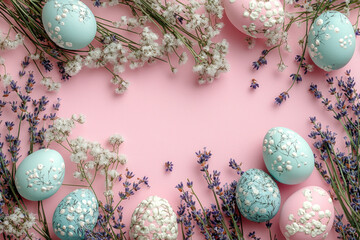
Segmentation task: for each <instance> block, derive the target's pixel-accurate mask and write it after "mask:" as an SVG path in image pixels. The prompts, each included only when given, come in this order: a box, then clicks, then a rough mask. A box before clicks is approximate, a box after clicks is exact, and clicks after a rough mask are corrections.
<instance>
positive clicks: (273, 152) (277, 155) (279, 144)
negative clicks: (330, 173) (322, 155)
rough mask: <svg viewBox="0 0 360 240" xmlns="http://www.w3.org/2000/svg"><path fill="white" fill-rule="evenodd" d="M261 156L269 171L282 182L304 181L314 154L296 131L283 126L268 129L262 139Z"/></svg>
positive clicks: (312, 166) (308, 173)
mask: <svg viewBox="0 0 360 240" xmlns="http://www.w3.org/2000/svg"><path fill="white" fill-rule="evenodd" d="M263 158H264V162H265V165H266V168H267V169H268V171H269V173H270V174H271V175H272V176H273V177H274V178H275V179H276V180H277V181H279V182H281V183H284V184H298V183H301V182H303V181H305V180H306V179H307V178H308V177H309V176H310V175H311V173H312V171H313V169H314V163H315V160H314V154H313V152H312V150H311V148H310V146H309V144H308V143H307V142H306V141H305V139H303V138H302V137H301V136H300V135H299V134H297V133H296V132H294V131H292V130H290V129H288V128H283V127H275V128H272V129H270V130H269V131H268V132H267V133H266V135H265V137H264V140H263Z"/></svg>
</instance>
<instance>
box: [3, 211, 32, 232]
mask: <svg viewBox="0 0 360 240" xmlns="http://www.w3.org/2000/svg"><path fill="white" fill-rule="evenodd" d="M35 223H36V218H35V215H34V214H32V213H27V214H26V215H25V214H24V213H23V211H22V210H21V209H20V208H18V207H16V208H15V210H14V212H13V213H12V214H10V215H6V216H5V217H4V219H3V220H2V222H1V223H0V234H2V233H5V234H7V235H10V236H15V237H16V238H20V237H22V236H23V235H25V234H26V232H27V231H28V230H29V229H31V228H32V227H33V225H34V224H35Z"/></svg>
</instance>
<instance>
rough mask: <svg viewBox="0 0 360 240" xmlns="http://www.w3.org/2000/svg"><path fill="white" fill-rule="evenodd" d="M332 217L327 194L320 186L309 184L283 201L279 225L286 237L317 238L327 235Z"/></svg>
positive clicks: (297, 238) (304, 239) (332, 209)
mask: <svg viewBox="0 0 360 240" xmlns="http://www.w3.org/2000/svg"><path fill="white" fill-rule="evenodd" d="M334 217H335V212H334V205H333V202H332V199H331V197H330V196H329V194H328V193H327V192H326V191H325V190H324V189H322V188H320V187H316V186H309V187H305V188H302V189H300V190H298V191H297V192H295V193H293V194H292V195H291V196H290V197H289V198H288V199H287V200H286V201H285V203H284V205H283V207H282V209H281V213H280V221H279V226H280V230H281V232H282V234H283V235H284V236H285V238H286V239H291V240H310V239H311V240H318V239H324V238H326V237H327V235H328V233H329V231H330V230H331V227H332V225H333V222H334Z"/></svg>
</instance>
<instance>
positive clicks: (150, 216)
mask: <svg viewBox="0 0 360 240" xmlns="http://www.w3.org/2000/svg"><path fill="white" fill-rule="evenodd" d="M129 234H130V239H137V240H147V239H164V240H165V239H166V240H175V239H176V238H177V235H178V226H177V222H176V214H175V213H174V210H173V209H172V208H171V206H170V204H169V202H168V201H167V200H166V199H163V198H160V197H157V196H150V197H148V198H147V199H146V200H143V201H142V202H141V203H140V204H139V205H138V206H137V207H136V209H135V210H134V213H133V215H132V217H131V224H130V231H129Z"/></svg>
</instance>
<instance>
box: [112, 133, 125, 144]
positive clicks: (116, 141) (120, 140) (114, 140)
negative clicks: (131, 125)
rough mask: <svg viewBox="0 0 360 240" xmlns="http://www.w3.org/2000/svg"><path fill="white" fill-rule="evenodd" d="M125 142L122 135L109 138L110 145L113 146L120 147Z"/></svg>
mask: <svg viewBox="0 0 360 240" xmlns="http://www.w3.org/2000/svg"><path fill="white" fill-rule="evenodd" d="M123 142H124V138H123V137H122V136H121V135H120V134H114V135H112V136H110V137H109V143H110V144H111V145H120V144H122V143H123Z"/></svg>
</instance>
